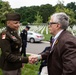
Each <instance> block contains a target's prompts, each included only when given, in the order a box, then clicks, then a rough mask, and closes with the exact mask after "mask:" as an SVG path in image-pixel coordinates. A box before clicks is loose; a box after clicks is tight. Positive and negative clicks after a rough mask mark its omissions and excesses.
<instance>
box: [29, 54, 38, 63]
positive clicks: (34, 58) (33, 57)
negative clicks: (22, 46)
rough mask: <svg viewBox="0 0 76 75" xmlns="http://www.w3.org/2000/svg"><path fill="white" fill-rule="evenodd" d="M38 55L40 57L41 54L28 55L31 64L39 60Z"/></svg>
mask: <svg viewBox="0 0 76 75" xmlns="http://www.w3.org/2000/svg"><path fill="white" fill-rule="evenodd" d="M38 57H39V55H30V56H29V57H28V59H29V63H30V64H34V63H36V62H37V61H38Z"/></svg>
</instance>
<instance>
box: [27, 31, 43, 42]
mask: <svg viewBox="0 0 76 75" xmlns="http://www.w3.org/2000/svg"><path fill="white" fill-rule="evenodd" d="M43 39H44V36H43V34H40V33H36V32H33V31H28V35H27V41H29V42H31V43H34V42H41V41H42V40H43Z"/></svg>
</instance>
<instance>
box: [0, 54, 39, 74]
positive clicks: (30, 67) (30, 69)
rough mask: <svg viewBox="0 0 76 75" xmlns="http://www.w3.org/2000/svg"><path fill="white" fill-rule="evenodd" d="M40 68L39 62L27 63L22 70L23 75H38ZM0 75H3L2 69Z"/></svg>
mask: <svg viewBox="0 0 76 75" xmlns="http://www.w3.org/2000/svg"><path fill="white" fill-rule="evenodd" d="M27 56H29V55H27ZM39 67H40V62H38V63H37V64H29V63H27V64H26V63H25V64H24V67H23V68H21V75H38V71H39ZM0 75H2V71H1V69H0Z"/></svg>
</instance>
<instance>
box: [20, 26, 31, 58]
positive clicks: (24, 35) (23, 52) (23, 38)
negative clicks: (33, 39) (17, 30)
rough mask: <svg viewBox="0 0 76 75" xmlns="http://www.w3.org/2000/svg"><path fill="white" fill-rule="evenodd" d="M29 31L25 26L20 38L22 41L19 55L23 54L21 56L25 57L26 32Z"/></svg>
mask: <svg viewBox="0 0 76 75" xmlns="http://www.w3.org/2000/svg"><path fill="white" fill-rule="evenodd" d="M29 29H30V27H29V26H26V27H25V29H23V30H22V32H21V34H20V36H21V39H22V51H21V55H22V54H23V56H25V57H26V47H27V31H28V30H29Z"/></svg>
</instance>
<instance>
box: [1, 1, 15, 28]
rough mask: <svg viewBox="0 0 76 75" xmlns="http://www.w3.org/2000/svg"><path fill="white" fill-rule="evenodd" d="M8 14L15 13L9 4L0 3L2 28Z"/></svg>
mask: <svg viewBox="0 0 76 75" xmlns="http://www.w3.org/2000/svg"><path fill="white" fill-rule="evenodd" d="M8 12H14V10H13V9H12V8H10V5H9V3H8V2H4V1H0V27H3V26H4V23H5V14H6V13H8Z"/></svg>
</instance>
